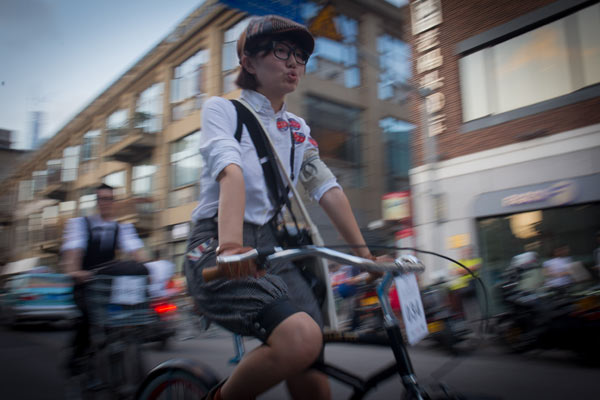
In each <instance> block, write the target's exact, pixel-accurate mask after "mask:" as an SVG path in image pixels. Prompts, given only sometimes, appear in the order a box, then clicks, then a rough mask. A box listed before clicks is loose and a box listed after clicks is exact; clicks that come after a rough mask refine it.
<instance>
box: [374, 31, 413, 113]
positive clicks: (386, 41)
mask: <svg viewBox="0 0 600 400" xmlns="http://www.w3.org/2000/svg"><path fill="white" fill-rule="evenodd" d="M377 52H378V53H379V82H378V87H377V96H378V97H379V99H381V100H390V101H393V102H395V103H401V102H403V101H405V100H406V98H407V96H408V94H409V91H410V84H409V81H410V79H411V62H410V57H411V54H410V46H409V45H408V44H407V43H406V42H404V41H402V40H400V39H398V38H395V37H393V36H390V35H387V34H386V35H381V36H379V37H378V38H377Z"/></svg>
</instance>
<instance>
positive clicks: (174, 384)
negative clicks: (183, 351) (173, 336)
mask: <svg viewBox="0 0 600 400" xmlns="http://www.w3.org/2000/svg"><path fill="white" fill-rule="evenodd" d="M217 384H218V381H217V380H216V379H203V378H201V377H199V376H197V375H194V374H193V373H191V372H189V371H186V370H183V369H169V370H165V371H164V372H163V373H161V374H160V375H157V376H155V377H154V378H153V379H152V380H151V381H150V382H147V384H146V386H145V387H144V388H143V389H142V390H141V395H140V396H139V397H138V400H166V399H181V400H188V399H190V400H191V399H200V398H202V396H204V395H206V394H207V393H208V391H209V390H210V389H211V388H212V387H213V386H215V385H217Z"/></svg>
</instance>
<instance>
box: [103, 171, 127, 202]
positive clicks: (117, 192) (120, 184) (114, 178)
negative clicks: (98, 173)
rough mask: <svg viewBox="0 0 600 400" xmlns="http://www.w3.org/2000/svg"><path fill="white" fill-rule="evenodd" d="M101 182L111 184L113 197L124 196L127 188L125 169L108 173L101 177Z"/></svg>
mask: <svg viewBox="0 0 600 400" xmlns="http://www.w3.org/2000/svg"><path fill="white" fill-rule="evenodd" d="M102 182H104V183H106V184H107V185H108V186H112V188H113V194H114V196H115V197H124V196H125V194H126V192H127V189H126V185H127V172H126V171H117V172H113V173H112V174H108V175H106V176H105V177H104V179H102Z"/></svg>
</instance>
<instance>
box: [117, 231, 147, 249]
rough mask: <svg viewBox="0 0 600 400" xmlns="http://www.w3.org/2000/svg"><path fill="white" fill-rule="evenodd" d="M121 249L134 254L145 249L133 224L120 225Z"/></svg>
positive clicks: (119, 238)
mask: <svg viewBox="0 0 600 400" xmlns="http://www.w3.org/2000/svg"><path fill="white" fill-rule="evenodd" d="M118 240H119V248H120V249H121V250H123V251H125V252H127V253H132V252H134V251H136V250H138V249H141V248H142V247H144V242H142V239H140V237H139V236H138V234H137V232H136V230H135V228H134V227H133V225H132V224H119V237H118Z"/></svg>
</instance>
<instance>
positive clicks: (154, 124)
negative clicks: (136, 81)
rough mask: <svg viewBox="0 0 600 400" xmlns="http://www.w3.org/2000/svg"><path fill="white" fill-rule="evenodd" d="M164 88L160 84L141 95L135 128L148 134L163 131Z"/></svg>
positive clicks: (134, 117) (138, 101)
mask: <svg viewBox="0 0 600 400" xmlns="http://www.w3.org/2000/svg"><path fill="white" fill-rule="evenodd" d="M163 88H164V84H163V83H162V82H159V83H155V84H154V85H152V86H150V87H148V88H147V89H146V90H144V91H143V92H142V93H140V96H139V97H138V100H137V104H136V106H135V114H134V115H133V126H134V128H138V129H141V130H143V131H144V132H147V133H155V132H160V131H161V130H162V113H163Z"/></svg>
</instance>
